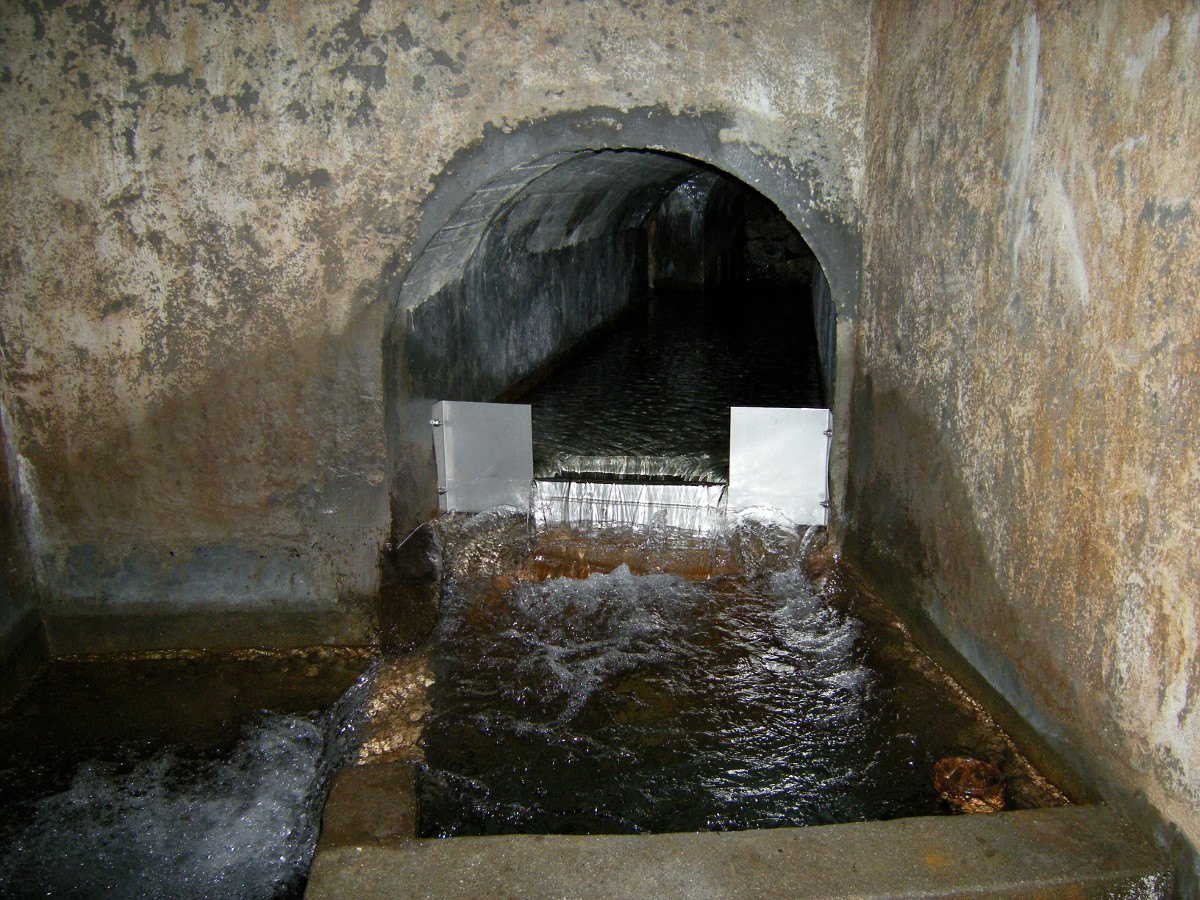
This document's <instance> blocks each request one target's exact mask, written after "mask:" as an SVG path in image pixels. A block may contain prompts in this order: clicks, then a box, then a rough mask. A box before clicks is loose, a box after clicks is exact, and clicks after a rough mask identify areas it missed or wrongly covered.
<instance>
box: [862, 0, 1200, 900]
mask: <svg viewBox="0 0 1200 900" xmlns="http://www.w3.org/2000/svg"><path fill="white" fill-rule="evenodd" d="M874 33H875V35H876V39H875V40H876V47H875V52H876V54H877V63H876V66H875V69H874V75H873V79H872V85H871V92H870V112H869V120H868V135H869V149H868V159H867V170H868V173H869V177H868V188H867V205H866V221H867V226H866V234H865V251H864V252H865V263H864V296H863V303H862V307H861V308H862V310H863V317H862V319H861V322H860V329H859V333H858V338H857V339H858V348H857V354H858V360H859V369H858V375H857V379H856V384H855V387H854V392H853V396H852V398H851V445H850V473H849V487H848V501H847V503H848V509H847V514H848V519H847V522H846V523H845V529H846V536H847V551H848V553H849V554H850V556H851V558H852V559H853V560H855V561H856V562H858V563H859V564H860V565H861V566H863V567H864V568H865V569H866V570H867V571H869V572H870V573H871V574H872V577H873V579H874V580H875V581H876V582H877V583H880V584H888V585H889V586H890V587H889V590H888V593H889V594H893V595H896V596H898V597H900V598H902V599H904V600H905V602H907V603H908V604H909V608H910V610H911V611H917V612H920V613H922V614H924V615H925V616H927V617H928V618H929V619H930V620H932V622H934V623H935V624H936V626H937V627H938V628H939V629H940V630H941V632H942V633H943V634H944V635H945V636H946V637H947V638H948V639H949V640H950V642H951V643H952V644H953V645H954V646H955V647H956V648H957V649H958V650H959V651H960V652H961V653H962V654H963V655H964V656H965V657H967V658H968V659H969V660H970V661H971V662H972V663H973V664H974V665H975V666H976V667H977V668H978V669H979V670H980V671H981V672H982V673H983V674H984V675H985V676H986V677H987V678H988V679H989V680H990V681H991V682H992V683H993V684H994V685H996V686H997V687H999V688H1000V689H1001V690H1002V692H1003V693H1004V694H1005V695H1006V696H1007V697H1008V699H1009V700H1010V701H1011V702H1012V703H1013V704H1014V705H1015V706H1016V707H1017V708H1018V709H1019V710H1020V711H1021V712H1022V713H1023V714H1024V715H1025V716H1026V717H1027V718H1028V719H1029V720H1030V721H1031V722H1032V723H1034V725H1035V726H1037V727H1038V728H1039V729H1040V730H1041V731H1042V732H1043V733H1044V734H1045V735H1047V736H1048V737H1050V738H1051V740H1052V741H1054V742H1055V743H1056V744H1057V745H1058V747H1059V749H1061V750H1063V751H1064V752H1066V753H1067V754H1068V755H1070V756H1072V757H1074V758H1075V759H1076V760H1077V761H1081V762H1083V763H1085V764H1086V765H1087V766H1088V767H1090V768H1091V770H1092V772H1093V773H1094V774H1095V775H1098V776H1099V777H1100V779H1101V782H1102V783H1103V784H1105V785H1107V787H1108V789H1109V790H1110V792H1111V793H1112V794H1113V795H1116V796H1124V797H1125V798H1126V799H1129V798H1131V797H1132V798H1133V799H1134V801H1135V802H1138V799H1139V798H1140V801H1141V802H1145V801H1148V802H1149V804H1151V805H1152V806H1153V807H1154V808H1155V809H1156V810H1157V811H1158V812H1159V813H1160V814H1161V815H1162V816H1163V817H1164V818H1165V819H1166V820H1168V821H1170V822H1173V823H1175V825H1177V826H1178V828H1179V829H1180V830H1181V832H1182V834H1183V835H1186V837H1187V838H1188V839H1190V841H1191V843H1192V844H1193V845H1200V594H1198V591H1197V585H1200V555H1198V553H1197V523H1198V522H1200V457H1198V455H1197V453H1198V447H1197V434H1200V430H1198V425H1197V423H1200V346H1198V344H1197V338H1198V336H1200V304H1198V303H1197V302H1196V301H1197V297H1198V296H1200V217H1198V216H1197V210H1196V207H1197V203H1198V202H1200V166H1198V164H1197V160H1198V159H1200V104H1198V103H1197V102H1196V98H1197V96H1200V10H1198V9H1197V7H1196V5H1195V4H1194V3H1186V2H1182V0H1180V2H1162V3H1150V2H1128V0H1106V2H1097V3H1078V4H1064V3H1034V2H1017V3H1007V4H1000V3H981V4H979V3H977V4H964V3H953V2H940V3H939V2H931V3H919V4H918V3H878V4H876V6H875V10H874ZM1192 888H1193V890H1194V889H1195V885H1193V886H1192Z"/></svg>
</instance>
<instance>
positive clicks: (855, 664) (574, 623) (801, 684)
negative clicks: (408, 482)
mask: <svg viewBox="0 0 1200 900" xmlns="http://www.w3.org/2000/svg"><path fill="white" fill-rule="evenodd" d="M443 611H444V620H443V623H442V626H441V628H440V629H439V635H438V637H437V640H436V641H435V659H436V665H437V666H438V679H437V685H436V687H435V689H434V694H433V709H434V712H433V715H432V718H431V721H430V722H429V723H428V725H427V728H426V734H425V739H424V742H425V746H426V752H427V756H428V760H429V764H430V766H429V769H428V770H427V771H426V772H425V775H424V783H423V788H422V791H423V795H422V821H423V823H424V827H425V833H426V834H427V835H429V836H434V835H450V834H472V833H474V834H480V833H483V834H487V833H496V832H508V831H518V832H519V831H532V832H538V831H550V832H553V831H559V832H588V831H590V832H604V831H610V832H611V831H616V832H622V831H633V832H637V831H673V830H693V829H716V830H724V829H730V828H733V829H738V828H748V827H769V826H772V825H783V824H806V823H818V822H829V821H850V820H855V819H861V818H869V817H872V816H877V815H881V814H887V812H888V811H890V810H892V809H893V808H898V807H899V806H900V805H903V804H908V803H909V802H910V800H911V795H912V793H913V790H912V786H911V785H905V786H904V788H902V789H901V790H900V792H899V793H900V795H901V796H900V797H898V798H897V797H896V795H895V794H893V793H889V792H888V791H887V790H885V792H884V794H885V796H883V797H880V796H879V794H880V792H879V782H880V779H883V780H884V781H885V782H886V781H887V780H888V779H890V778H891V777H892V776H893V775H894V774H895V772H894V771H892V770H890V769H891V767H890V766H889V765H888V764H885V763H884V762H883V761H882V760H881V759H880V758H879V754H878V751H879V748H880V745H881V744H882V743H886V742H887V741H888V740H889V737H888V736H885V735H880V734H877V731H878V729H877V727H876V726H875V725H874V724H872V722H871V721H870V719H871V715H870V714H869V712H868V707H870V706H872V705H875V701H874V700H872V690H873V689H872V685H873V683H874V681H875V679H876V675H875V673H874V672H872V671H871V670H870V669H869V668H868V667H867V666H866V665H864V661H863V653H862V648H861V647H859V646H858V641H859V637H860V633H861V623H860V622H858V621H857V620H855V619H853V618H850V617H847V616H845V615H844V614H842V613H839V612H837V611H836V610H834V609H832V608H831V607H830V606H829V605H828V604H826V603H824V602H822V600H821V599H820V598H818V597H817V596H815V595H814V593H813V592H812V589H811V587H810V586H809V584H808V583H807V581H806V580H805V579H804V577H803V576H802V575H801V574H800V573H799V572H798V571H795V570H790V571H785V572H778V573H776V574H775V575H773V576H771V577H769V578H766V579H755V580H754V581H753V583H749V582H739V581H735V580H728V579H726V580H721V581H716V582H709V583H692V582H687V581H684V580H683V579H680V578H676V577H674V576H670V575H647V576H635V575H631V574H630V572H629V570H628V569H625V568H623V567H622V568H619V569H617V570H616V571H614V572H613V573H611V574H609V575H592V576H591V577H589V578H587V579H585V580H582V581H572V580H570V579H552V580H549V581H545V582H542V583H540V584H525V585H518V586H517V587H515V588H514V589H513V590H512V591H510V592H508V593H507V594H505V595H504V596H503V597H501V598H497V599H494V600H492V601H490V602H489V604H488V606H487V608H481V607H480V605H479V604H478V603H475V602H473V601H472V595H471V591H470V589H469V587H468V586H466V585H463V586H456V585H453V584H452V585H449V586H448V587H447V589H446V592H445V595H444V607H443ZM884 755H885V756H886V754H884ZM922 790H927V786H926V785H924V784H921V785H918V786H917V788H916V793H918V794H919V793H920V792H921V791H922Z"/></svg>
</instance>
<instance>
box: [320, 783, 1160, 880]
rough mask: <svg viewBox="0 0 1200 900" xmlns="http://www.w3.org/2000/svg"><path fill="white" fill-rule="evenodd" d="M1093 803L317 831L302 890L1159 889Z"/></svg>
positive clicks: (1115, 823) (1121, 832) (1156, 864)
mask: <svg viewBox="0 0 1200 900" xmlns="http://www.w3.org/2000/svg"><path fill="white" fill-rule="evenodd" d="M1172 890H1173V887H1172V879H1171V876H1170V874H1169V871H1168V869H1167V868H1166V863H1165V862H1164V861H1163V859H1162V857H1161V856H1160V855H1159V854H1158V852H1157V851H1156V850H1154V849H1153V848H1152V847H1151V846H1150V845H1148V844H1147V843H1146V842H1145V841H1144V840H1143V839H1142V838H1141V837H1140V836H1139V835H1138V834H1137V833H1135V832H1134V831H1133V830H1132V829H1131V828H1130V827H1129V826H1128V825H1127V824H1125V823H1124V822H1123V821H1122V820H1121V819H1120V818H1119V817H1118V816H1117V815H1116V814H1114V813H1113V811H1112V810H1111V809H1109V808H1108V807H1106V806H1075V807H1065V808H1059V809H1044V810H1030V811H1023V812H1007V813H995V814H992V815H974V816H947V817H928V818H914V819H898V820H894V821H890V822H862V823H854V824H849V825H827V826H821V827H812V828H781V829H772V830H765V831H745V832H736V833H726V834H660V835H595V836H587V837H579V836H560V835H517V836H505V837H483V838H451V839H448V840H396V839H393V840H373V841H366V842H360V843H354V844H349V843H344V842H328V841H325V840H324V839H323V840H322V846H321V847H320V848H319V849H318V852H317V856H316V858H315V860H314V862H313V867H312V871H311V874H310V879H309V885H308V892H307V895H306V896H307V897H308V898H309V900H334V898H338V900H340V898H347V897H351V898H354V900H374V898H385V897H386V898H399V897H444V898H488V900H502V898H549V897H555V898H580V900H583V898H588V900H596V898H640V897H647V898H688V900H704V898H754V900H766V898H784V897H787V898H796V900H809V898H811V900H841V898H846V900H849V898H855V900H868V898H870V900H874V898H880V900H882V898H917V897H920V898H957V897H963V898H965V897H970V898H973V900H980V898H996V900H1000V898H1005V900H1020V898H1031V900H1032V898H1039V900H1045V898H1073V900H1083V898H1099V897H1104V898H1130V900H1134V898H1137V900H1151V898H1160V897H1161V898H1166V897H1170V896H1171V895H1172Z"/></svg>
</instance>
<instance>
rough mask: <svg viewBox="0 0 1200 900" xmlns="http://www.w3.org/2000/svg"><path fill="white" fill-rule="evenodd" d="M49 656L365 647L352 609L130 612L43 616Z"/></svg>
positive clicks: (361, 623) (360, 618)
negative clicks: (255, 648) (183, 650)
mask: <svg viewBox="0 0 1200 900" xmlns="http://www.w3.org/2000/svg"><path fill="white" fill-rule="evenodd" d="M45 625H46V636H47V639H48V641H49V645H50V653H51V655H53V656H74V655H77V654H92V653H96V654H102V653H129V652H133V651H137V650H182V649H192V648H203V649H205V650H240V649H244V648H248V647H269V648H271V649H273V650H291V649H296V648H300V647H312V646H317V645H322V644H324V645H337V646H361V645H364V644H366V643H367V642H368V638H369V625H370V623H369V622H368V620H367V617H366V615H365V614H363V613H361V612H359V611H357V610H352V609H343V608H330V607H325V608H314V607H312V606H295V607H292V608H286V607H283V608H274V609H253V608H251V609H236V608H234V609H207V610H178V611H165V612H164V611H162V610H133V611H128V612H125V611H122V612H116V611H113V612H96V613H64V612H54V611H49V610H48V611H47V612H46V613H45Z"/></svg>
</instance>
